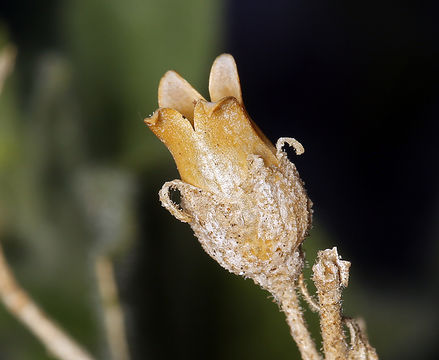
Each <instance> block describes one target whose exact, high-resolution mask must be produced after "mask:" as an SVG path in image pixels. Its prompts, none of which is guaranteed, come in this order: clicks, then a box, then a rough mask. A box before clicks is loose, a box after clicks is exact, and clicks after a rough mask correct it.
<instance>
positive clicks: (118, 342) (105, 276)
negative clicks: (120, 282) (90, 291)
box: [95, 256, 130, 360]
mask: <svg viewBox="0 0 439 360" xmlns="http://www.w3.org/2000/svg"><path fill="white" fill-rule="evenodd" d="M95 270H96V277H97V281H98V286H99V292H100V294H101V302H102V309H103V312H104V319H105V327H106V332H107V337H108V342H109V345H110V350H111V355H112V358H113V359H114V360H129V359H130V355H129V351H128V343H127V340H126V337H125V334H126V331H125V323H124V318H123V312H122V308H121V305H120V301H119V296H118V291H117V283H116V279H115V276H114V266H113V263H112V261H111V260H110V259H109V258H108V256H98V257H97V258H96V263H95Z"/></svg>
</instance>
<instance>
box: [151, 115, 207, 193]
mask: <svg viewBox="0 0 439 360" xmlns="http://www.w3.org/2000/svg"><path fill="white" fill-rule="evenodd" d="M145 123H146V124H147V125H148V126H149V128H150V129H151V130H152V132H153V133H154V134H155V135H156V136H157V137H158V138H159V139H160V140H161V141H162V142H163V143H164V144H165V145H166V147H167V148H168V149H169V151H170V152H171V154H172V156H173V157H174V160H175V163H176V164H177V168H178V172H179V173H180V176H181V178H182V180H184V181H186V182H187V183H189V184H192V185H195V186H199V187H203V186H204V185H205V184H204V181H203V177H202V176H201V173H200V170H199V167H198V163H197V159H198V156H199V150H198V149H197V142H196V140H195V138H194V137H195V133H194V129H193V127H192V125H191V123H190V122H189V120H188V119H185V118H184V117H183V115H182V114H180V113H179V112H178V111H176V110H174V109H167V108H165V109H162V108H160V109H158V110H157V111H155V112H154V114H153V115H152V116H151V117H150V118H146V119H145Z"/></svg>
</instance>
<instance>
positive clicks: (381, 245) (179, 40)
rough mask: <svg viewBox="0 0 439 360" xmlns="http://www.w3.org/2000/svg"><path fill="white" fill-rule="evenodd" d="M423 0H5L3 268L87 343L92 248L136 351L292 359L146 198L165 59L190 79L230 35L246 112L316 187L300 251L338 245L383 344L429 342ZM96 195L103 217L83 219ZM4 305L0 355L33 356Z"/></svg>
mask: <svg viewBox="0 0 439 360" xmlns="http://www.w3.org/2000/svg"><path fill="white" fill-rule="evenodd" d="M436 14H437V11H436V8H435V6H434V5H433V3H432V2H426V1H416V2H415V1H412V2H409V1H354V2H352V1H345V2H340V1H313V2H310V1H302V0H301V1H287V0H274V1H270V2H267V1H256V0H253V1H250V0H241V1H223V2H222V1H219V0H216V1H213V0H211V1H201V0H190V1H186V2H179V1H177V0H174V1H143V2H142V1H135V0H130V1H127V2H125V3H124V2H121V3H118V2H117V1H108V2H106V1H100V0H93V1H76V2H75V1H61V2H57V1H41V2H37V3H36V2H31V1H4V0H3V2H2V3H1V4H0V22H1V23H3V35H4V38H5V39H9V41H10V42H12V43H14V44H15V45H16V46H17V48H18V51H19V55H18V58H17V66H16V70H15V73H14V75H13V77H12V79H11V84H10V87H9V88H8V89H6V90H5V94H4V95H3V94H2V96H3V97H4V99H6V100H4V101H5V105H3V110H2V108H1V107H0V111H3V113H0V122H3V123H4V124H5V123H6V115H7V116H8V121H9V123H8V124H9V125H8V126H4V127H3V128H0V132H2V131H3V134H6V131H9V132H8V134H10V136H9V135H8V136H9V137H8V138H6V137H5V139H6V140H8V139H9V140H8V141H10V143H11V144H12V145H8V146H9V147H8V148H7V149H6V150H5V153H6V154H8V155H7V156H6V157H5V158H7V159H12V160H8V162H3V163H2V162H1V157H0V172H1V174H2V179H3V183H2V189H3V190H2V191H3V193H2V199H4V200H2V201H1V202H2V203H3V204H2V205H1V206H2V207H3V213H5V214H6V221H5V224H6V225H4V229H3V230H2V231H1V232H0V236H1V237H2V242H3V243H4V246H5V248H6V251H7V254H9V256H10V259H11V263H12V265H13V266H14V267H15V268H16V269H17V272H18V273H17V275H18V276H19V277H20V280H21V281H22V282H23V283H24V285H25V286H26V287H27V288H29V289H30V290H31V292H32V294H34V295H35V297H36V298H37V300H38V301H39V302H40V303H42V305H43V307H44V308H45V309H46V310H47V312H49V313H50V314H52V315H53V316H54V317H55V318H57V319H60V322H62V323H63V324H65V326H66V327H67V328H68V329H69V331H71V332H72V334H73V335H74V336H75V337H76V338H78V339H79V340H80V341H81V342H82V343H84V344H86V346H87V347H88V348H90V349H91V350H92V351H93V352H94V353H96V354H100V358H106V356H108V355H106V354H108V353H107V350H106V344H105V340H103V339H104V336H103V335H102V328H101V325H100V323H101V321H100V318H99V316H98V315H96V314H97V313H99V312H98V311H97V310H96V307H97V306H96V305H97V301H96V295H90V294H93V293H94V289H95V285H94V279H93V276H92V275H90V273H91V265H90V264H91V263H92V261H93V260H92V259H93V256H94V255H93V254H95V253H97V252H108V253H111V256H113V257H114V259H115V262H116V263H117V269H118V278H119V285H120V290H121V296H122V301H123V304H124V306H125V310H126V312H127V322H128V327H129V331H128V336H129V343H130V347H131V351H132V355H133V359H144V358H151V359H168V358H169V359H171V358H175V357H178V358H181V359H205V358H209V359H238V358H239V359H250V358H252V359H263V358H267V357H271V358H274V357H275V358H278V359H289V358H294V356H296V358H298V355H297V352H295V351H296V350H295V346H294V344H293V343H292V341H291V340H290V338H289V334H288V328H287V326H286V325H285V324H284V320H283V316H282V314H280V313H279V312H278V310H277V308H276V305H275V304H272V303H270V300H267V294H265V293H263V292H262V291H260V290H259V289H257V288H256V287H255V286H254V285H253V284H251V283H250V281H244V280H242V279H238V278H236V277H235V276H232V275H230V274H228V273H226V272H225V271H223V270H222V269H220V268H219V267H218V266H217V265H216V264H215V263H214V262H213V261H212V260H210V259H209V258H208V257H207V255H205V254H204V253H203V252H202V250H201V248H200V246H199V245H198V243H197V242H196V240H195V239H194V238H193V236H192V234H191V231H190V229H189V227H187V226H185V225H184V224H180V223H178V222H177V221H176V220H175V219H173V218H172V217H171V216H170V215H169V214H168V213H167V212H166V211H164V210H163V209H162V208H161V207H160V204H159V203H158V200H157V191H158V189H159V188H160V187H161V185H162V183H163V182H164V181H167V180H170V179H173V178H176V177H178V174H177V173H176V171H175V166H174V165H173V163H172V160H171V159H170V156H169V154H168V153H167V152H166V149H164V147H163V146H162V145H161V144H160V143H159V142H158V141H157V140H156V139H155V138H154V137H153V136H152V135H151V134H150V133H149V132H148V130H147V129H145V128H144V126H143V123H142V119H143V117H145V116H147V115H148V114H150V113H151V112H152V111H153V110H155V108H156V106H157V104H156V100H155V99H156V91H157V84H158V81H159V79H160V76H161V75H162V74H163V73H164V72H165V71H166V70H168V69H171V68H172V69H175V70H177V71H178V72H180V73H181V74H182V75H183V76H184V77H185V78H186V79H187V80H188V81H190V82H191V83H192V84H193V85H194V86H195V87H196V88H197V89H198V90H199V91H200V92H202V93H203V94H204V95H205V96H206V95H207V92H206V89H207V80H208V71H209V67H210V64H211V62H212V61H213V59H214V58H215V56H217V55H218V54H220V53H221V52H229V53H231V54H232V55H233V56H234V57H235V59H236V61H237V64H238V69H239V73H240V77H241V84H242V88H243V95H244V101H245V104H246V107H247V110H248V112H249V114H250V115H251V116H252V118H253V120H255V122H256V123H257V124H259V125H260V127H261V128H262V130H263V131H264V132H265V133H266V134H267V136H268V137H269V138H270V139H271V140H272V141H273V142H274V141H276V139H277V138H279V137H281V136H291V137H294V138H296V139H298V140H299V141H300V142H301V143H302V144H303V145H304V146H305V150H306V152H305V154H304V155H302V156H300V157H296V156H294V155H293V154H292V153H291V154H290V156H291V159H292V161H293V162H295V163H296V165H297V167H298V169H299V171H300V173H301V176H302V178H303V179H304V181H305V182H306V187H307V189H308V192H309V194H310V197H311V199H312V200H313V202H314V212H315V216H314V230H313V232H312V236H311V238H310V239H308V240H307V241H306V242H305V249H306V250H307V253H308V255H309V261H310V262H311V263H312V259H313V257H314V256H315V252H316V250H317V249H322V248H326V247H331V246H337V247H338V249H339V253H340V254H341V255H342V256H343V258H345V259H348V260H350V261H352V264H353V265H352V270H351V283H350V286H349V288H348V289H347V290H346V291H345V302H344V305H345V309H346V313H348V314H350V315H362V316H363V317H364V318H365V319H366V320H367V324H368V328H369V335H370V339H371V343H372V345H375V346H376V347H377V350H378V354H379V355H381V356H380V357H381V358H384V359H398V360H404V359H426V360H428V359H436V358H437V354H438V353H439V349H438V345H437V333H438V331H439V329H438V325H437V320H438V312H437V301H438V290H437V289H438V280H437V279H438V266H437V261H438V255H439V248H438V241H437V239H438V237H439V226H438V222H437V219H438V217H439V162H438V154H439V144H438V141H437V136H438V130H439V126H438V120H437V119H438V116H439V87H438V84H439V69H438V67H439V65H438V64H439V41H438V35H439V25H438V22H437V19H436V18H437V16H436ZM5 109H6V110H5ZM5 114H6V115H5ZM5 129H6V130H5ZM11 129H12V130H11ZM0 136H1V134H0ZM11 139H12V140H11ZM0 141H2V138H0ZM5 144H9V143H8V142H5ZM13 144H15V145H13ZM16 144H19V145H16ZM5 146H6V145H5ZM17 148H18V149H17ZM17 154H18V155H17ZM1 166H2V168H1ZM23 168H24V169H25V170H24V172H23ZM20 179H26V180H20ZM102 179H103V180H102ZM96 182H97V184H98V185H97V189H95V188H93V187H92V190H91V193H89V192H87V191H90V190H84V189H89V188H90V183H92V184H95V183H96ZM84 184H85V185H84ZM78 189H79V190H78ZM93 189H94V190H93ZM35 194H38V196H36V197H35ZM84 194H85V196H84ZM90 194H91V195H90ZM6 195H7V196H6ZM84 198H85V200H84ZM102 199H104V200H102ZM111 199H115V200H114V201H113V202H111ZM108 201H110V205H108V203H107V202H108ZM84 203H85V208H87V209H88V208H90V207H92V208H95V209H98V210H97V211H96V212H95V213H93V212H91V213H89V212H86V211H84ZM17 204H18V205H17ZM112 206H113V207H114V209H116V210H114V211H115V214H116V215H114V214H112V215H111V216H113V218H112V219H114V217H116V218H117V219H119V218H118V217H117V216H119V217H120V219H119V220H118V221H120V224H122V225H120V226H118V227H117V229H116V230H115V229H113V228H112V227H111V226H112V224H110V223H108V219H107V220H105V219H104V220H102V219H101V217H100V216H101V213H102V211H104V209H108V208H111V209H113V208H112ZM119 208H123V209H124V210H123V211H122V210H118V209H119ZM42 209H43V211H42ZM99 209H101V210H99ZM0 210H1V208H0ZM120 213H123V214H122V215H121V214H120ZM60 214H64V215H60ZM117 214H118V215H117ZM72 218H74V220H72ZM67 219H68V220H67ZM127 219H128V220H127ZM101 220H102V221H103V224H104V225H103V228H104V230H103V229H102V227H99V228H97V227H96V226H95V225H96V222H99V221H101ZM112 223H114V221H112ZM118 224H119V223H118ZM47 228H49V229H50V231H48V230H47ZM121 229H122V230H121ZM115 233H116V234H117V235H115ZM109 234H111V235H109ZM61 239H63V240H62V241H61ZM66 258H70V261H66ZM48 259H49V260H48ZM54 259H55V260H54ZM36 268H37V269H38V272H36V271H35V269H36ZM66 268H68V270H61V269H66ZM308 271H309V270H308ZM66 278H67V279H69V280H68V281H66ZM66 282H67V283H68V285H66ZM78 288H79V289H80V290H78ZM74 299H76V300H74ZM1 318H2V321H3V322H4V323H5V325H4V326H7V328H3V329H0V358H5V359H14V360H15V359H47V355H46V354H45V352H44V350H43V349H42V348H41V347H40V346H39V344H37V343H36V342H35V341H34V340H33V338H32V337H31V336H30V335H28V333H27V331H26V330H24V329H22V328H21V326H20V325H17V324H15V322H14V320H13V319H12V318H10V317H8V315H7V314H6V313H4V314H2V315H1ZM310 321H311V324H312V325H311V327H312V328H313V331H314V332H315V334H316V337H318V335H317V333H318V331H317V328H316V319H315V318H312V317H310ZM0 326H1V325H0ZM11 329H12V330H11ZM18 343H26V344H28V346H27V347H26V348H27V349H29V350H28V352H26V351H25V350H23V349H20V350H18V349H17V344H18ZM7 344H9V345H7ZM2 349H3V350H2ZM2 351H3V354H2ZM2 356H3V357H2Z"/></svg>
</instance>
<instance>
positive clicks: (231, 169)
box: [194, 97, 278, 195]
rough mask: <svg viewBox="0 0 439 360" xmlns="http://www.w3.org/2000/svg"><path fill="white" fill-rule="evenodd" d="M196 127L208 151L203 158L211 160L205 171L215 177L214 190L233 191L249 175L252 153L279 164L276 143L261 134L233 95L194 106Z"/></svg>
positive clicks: (201, 102)
mask: <svg viewBox="0 0 439 360" xmlns="http://www.w3.org/2000/svg"><path fill="white" fill-rule="evenodd" d="M194 127H195V132H196V134H197V137H198V139H199V141H200V142H201V143H202V144H204V148H205V149H206V150H207V151H208V153H207V154H206V153H205V154H204V158H207V159H209V161H211V164H210V166H207V167H206V171H204V170H203V175H204V176H205V177H206V178H209V180H210V181H212V185H211V189H210V190H211V191H213V192H218V191H220V192H223V193H224V194H227V195H231V194H232V193H233V192H234V190H236V187H237V186H239V185H240V184H241V183H242V182H243V181H244V179H245V178H246V176H247V173H248V156H249V155H250V154H251V155H259V156H261V157H262V158H263V160H264V162H265V163H266V165H267V166H270V165H277V164H278V160H277V158H276V156H275V155H274V150H273V149H274V147H273V146H272V145H271V147H270V146H268V145H267V144H266V143H265V142H264V141H263V140H262V139H261V138H260V136H259V135H258V133H257V131H256V130H255V129H254V128H253V124H252V122H251V120H250V119H249V118H248V116H247V113H246V111H245V110H244V108H243V107H242V105H241V104H240V103H239V102H238V100H237V99H235V98H234V97H228V98H224V99H222V100H221V101H219V102H217V103H208V102H205V101H199V102H198V103H197V105H196V106H195V110H194ZM207 171H210V173H206V172H207ZM215 190H216V191H215Z"/></svg>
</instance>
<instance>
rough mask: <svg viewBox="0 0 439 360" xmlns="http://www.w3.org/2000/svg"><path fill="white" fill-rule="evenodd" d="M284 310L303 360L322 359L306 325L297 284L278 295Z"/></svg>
mask: <svg viewBox="0 0 439 360" xmlns="http://www.w3.org/2000/svg"><path fill="white" fill-rule="evenodd" d="M277 298H278V299H279V301H280V305H281V308H282V311H283V312H284V313H285V316H286V317H287V323H288V325H289V326H290V329H291V336H292V337H293V339H294V341H295V342H296V344H297V347H298V348H299V351H300V354H301V355H302V359H303V360H321V359H322V357H321V356H320V354H319V353H318V351H317V349H316V345H315V343H314V340H313V339H312V338H311V334H310V332H309V330H308V327H307V326H306V323H305V319H304V317H303V311H302V308H301V307H300V304H299V299H298V297H297V293H296V289H295V286H291V287H289V288H286V289H285V291H283V292H282V293H280V294H278V295H277Z"/></svg>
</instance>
